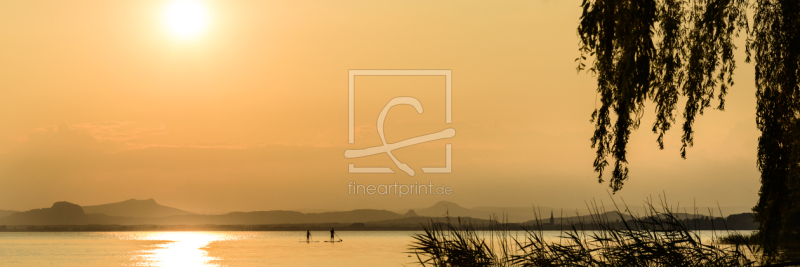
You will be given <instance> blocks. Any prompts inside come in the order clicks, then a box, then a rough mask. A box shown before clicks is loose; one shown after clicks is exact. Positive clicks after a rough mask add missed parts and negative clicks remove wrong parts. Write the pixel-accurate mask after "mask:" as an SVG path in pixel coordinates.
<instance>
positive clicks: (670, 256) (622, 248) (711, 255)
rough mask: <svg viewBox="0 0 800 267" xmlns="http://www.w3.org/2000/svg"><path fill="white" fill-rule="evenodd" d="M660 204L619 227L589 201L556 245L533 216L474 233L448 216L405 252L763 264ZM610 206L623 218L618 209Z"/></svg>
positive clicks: (490, 260)
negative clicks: (582, 217)
mask: <svg viewBox="0 0 800 267" xmlns="http://www.w3.org/2000/svg"><path fill="white" fill-rule="evenodd" d="M612 200H613V199H612ZM665 203H666V199H665V198H664V199H662V201H661V205H660V209H659V208H656V206H654V205H652V201H647V202H645V204H646V205H645V207H646V212H645V214H644V215H643V216H638V215H637V214H634V213H633V212H630V211H629V209H627V208H626V209H625V210H626V213H625V214H627V215H628V216H630V219H627V220H625V219H622V220H621V222H619V221H616V222H612V221H610V220H609V218H608V216H603V215H604V214H606V213H605V211H604V210H603V209H602V208H599V207H598V206H597V205H596V204H595V203H592V204H591V205H587V206H588V207H589V212H590V215H591V216H590V218H591V220H590V221H578V222H571V223H570V224H564V223H563V222H562V225H563V226H564V227H566V228H567V229H562V230H561V231H560V236H559V238H558V240H548V239H547V238H545V234H544V231H543V230H542V229H543V227H542V226H543V225H542V223H541V222H542V220H541V219H540V218H541V216H538V215H537V216H536V220H534V222H535V223H534V224H533V225H529V226H528V227H524V228H523V229H524V230H523V231H510V230H509V228H508V225H509V224H508V223H504V222H501V220H497V219H496V218H493V219H492V220H490V221H491V225H488V226H487V225H482V226H480V227H476V226H475V225H474V224H473V223H472V222H470V221H468V220H461V218H458V219H456V220H455V221H451V220H450V219H449V217H448V220H447V223H437V222H434V221H430V222H429V223H428V225H427V226H424V232H423V233H420V234H416V235H414V236H413V238H414V241H413V243H412V245H411V248H410V249H411V252H410V253H413V254H415V255H416V256H417V259H418V260H419V263H420V264H421V265H423V266H598V267H600V266H603V267H605V266H720V267H722V266H725V267H728V266H757V264H759V263H763V262H762V259H760V258H759V257H760V251H759V247H758V246H756V245H754V244H755V243H753V242H752V240H753V239H752V238H750V237H746V236H744V235H742V234H740V233H738V232H728V231H727V230H715V231H712V233H714V234H713V236H712V237H711V238H705V240H704V239H703V238H701V236H700V232H699V230H693V229H698V228H697V227H694V228H693V227H691V225H689V224H690V222H691V221H692V220H686V219H683V220H682V219H681V218H680V217H679V216H678V215H677V214H676V213H675V212H674V211H673V210H671V209H670V208H668V207H667V205H666V204H665ZM614 206H615V207H616V210H617V212H618V214H620V215H622V214H623V212H621V211H620V208H619V206H617V205H616V203H615V204H614ZM695 221H696V220H695ZM712 223H713V220H712ZM719 227H720V229H725V228H726V227H725V226H724V225H720V226H719ZM588 229H591V230H588ZM717 234H720V236H717ZM520 235H521V236H520ZM725 236H727V237H725ZM781 266H783V265H781Z"/></svg>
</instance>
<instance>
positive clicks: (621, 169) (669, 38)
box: [576, 0, 800, 254]
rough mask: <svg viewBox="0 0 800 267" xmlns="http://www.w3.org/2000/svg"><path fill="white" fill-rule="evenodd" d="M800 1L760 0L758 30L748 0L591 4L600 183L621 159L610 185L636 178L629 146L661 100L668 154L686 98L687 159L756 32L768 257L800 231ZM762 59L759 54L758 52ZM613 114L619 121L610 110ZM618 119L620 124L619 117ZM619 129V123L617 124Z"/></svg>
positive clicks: (586, 26) (585, 42)
mask: <svg viewBox="0 0 800 267" xmlns="http://www.w3.org/2000/svg"><path fill="white" fill-rule="evenodd" d="M799 5H800V1H798V0H756V1H755V3H754V5H753V6H752V7H753V9H754V10H755V14H754V17H753V22H754V25H753V29H752V33H751V32H750V30H749V25H748V19H747V16H746V11H747V10H748V7H749V3H748V1H746V0H692V1H688V0H584V1H583V3H582V4H581V7H582V8H583V14H582V16H581V18H580V24H579V26H578V35H579V37H580V43H579V51H580V53H581V55H580V57H579V58H578V59H577V60H576V61H578V71H581V70H584V69H586V67H587V66H586V64H585V61H587V57H593V60H592V62H591V63H590V65H589V69H588V70H589V71H590V72H592V73H594V74H595V75H596V77H597V92H598V95H599V97H600V107H599V108H596V109H595V111H594V112H593V113H592V122H593V123H594V124H595V130H594V134H593V136H592V138H591V141H592V148H595V149H596V158H595V160H594V168H595V171H596V172H597V173H598V181H599V182H601V183H602V182H603V171H604V169H605V167H607V166H608V165H609V163H608V160H607V158H608V157H609V156H611V158H612V159H613V160H614V169H613V171H612V172H611V179H610V182H609V186H610V187H611V188H612V190H613V191H614V192H616V191H618V190H620V189H622V187H623V184H624V182H625V181H626V180H627V179H628V167H627V163H628V160H627V158H626V147H627V143H628V139H629V137H630V133H631V132H632V131H634V130H636V129H637V128H638V127H639V124H640V121H641V118H642V116H643V113H644V105H645V102H646V101H652V102H653V103H654V104H655V108H656V109H655V110H656V114H655V115H656V120H655V123H654V124H653V125H652V131H653V132H654V133H657V134H658V138H657V140H656V141H657V143H658V146H659V148H660V149H664V134H665V133H666V132H667V131H668V130H670V129H671V127H672V126H673V123H675V121H676V120H675V114H676V109H677V103H678V98H679V96H680V95H683V96H684V97H685V101H686V105H685V108H684V110H683V119H684V121H683V127H682V130H683V135H682V137H681V142H682V146H681V149H680V155H681V157H682V158H684V159H685V158H686V152H687V148H688V147H691V146H692V145H693V137H694V131H693V129H692V126H693V124H694V122H695V119H696V118H697V115H698V114H699V115H702V114H703V112H704V110H705V108H710V107H711V101H712V100H713V99H714V98H715V97H716V98H717V99H718V100H719V104H718V105H717V106H716V107H715V108H716V109H719V110H724V108H725V96H726V94H727V93H728V89H729V88H730V87H731V86H733V85H734V81H733V73H734V70H735V69H736V62H735V60H734V56H733V51H734V50H735V49H736V46H735V45H734V43H733V39H734V38H735V37H737V36H739V34H740V33H741V31H742V30H745V31H746V32H747V33H748V35H750V36H749V38H748V41H747V46H746V52H747V55H748V57H747V61H748V62H749V61H750V58H751V56H753V58H754V59H755V67H756V87H757V89H758V90H757V93H756V97H757V101H758V105H757V112H756V116H757V125H758V128H759V130H761V137H760V138H759V146H758V167H759V170H760V171H761V182H762V185H761V190H760V193H759V202H758V204H757V205H756V207H755V208H754V211H755V212H756V218H757V220H758V221H759V222H761V232H762V235H761V236H762V238H763V240H762V241H763V242H762V243H763V244H764V245H765V246H767V247H765V249H766V251H767V252H768V253H767V254H770V253H773V252H774V251H775V247H774V246H768V245H767V244H775V243H777V241H778V240H779V237H782V236H789V235H791V234H794V235H797V234H798V233H799V232H798V231H800V224H798V223H797V221H798V220H800V178H798V176H800V165H799V164H800V155H799V154H800V151H799V150H800V141H799V139H800V119H798V118H799V117H800V89H798V63H799V62H800V56H799V55H800V33H798V27H800V26H799V25H800V18H799V17H800V8H799V7H798V6H799ZM752 53H754V55H753V54H752ZM612 110H613V111H614V114H613V116H612V114H611V111H612ZM614 119H616V120H614ZM612 124H613V126H612Z"/></svg>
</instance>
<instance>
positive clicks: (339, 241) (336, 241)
mask: <svg viewBox="0 0 800 267" xmlns="http://www.w3.org/2000/svg"><path fill="white" fill-rule="evenodd" d="M325 242H330V243H336V242H342V240H339V241H325Z"/></svg>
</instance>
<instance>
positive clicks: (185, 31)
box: [162, 0, 209, 39]
mask: <svg viewBox="0 0 800 267" xmlns="http://www.w3.org/2000/svg"><path fill="white" fill-rule="evenodd" d="M162 19H163V21H164V26H166V28H167V31H169V33H170V34H171V35H172V36H174V37H177V38H179V39H191V38H195V37H197V36H199V35H201V34H202V33H203V32H205V30H206V28H208V22H209V14H208V9H207V8H206V6H205V5H204V4H203V3H202V2H200V1H196V0H173V1H171V2H169V3H168V4H167V6H166V7H165V8H164V12H163V14H162Z"/></svg>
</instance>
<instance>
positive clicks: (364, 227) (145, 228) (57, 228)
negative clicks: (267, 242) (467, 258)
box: [0, 223, 756, 233]
mask: <svg viewBox="0 0 800 267" xmlns="http://www.w3.org/2000/svg"><path fill="white" fill-rule="evenodd" d="M472 226H473V227H474V228H475V229H476V230H480V231H490V230H491V231H497V229H498V227H496V226H495V227H492V226H491V225H484V224H473V225H472ZM573 226H574V227H575V228H576V229H577V230H587V231H593V230H598V229H599V228H597V227H595V226H594V224H575V225H568V224H564V225H559V224H555V225H552V224H544V225H538V226H537V225H533V224H518V223H509V224H504V225H503V227H501V228H503V230H511V231H523V230H536V231H539V230H542V231H560V230H571V229H572V227H573ZM620 226H622V225H621V224H620ZM424 227H428V225H427V224H426V225H424V226H423V224H418V225H414V224H405V225H370V224H369V223H367V224H363V223H322V224H282V225H274V224H273V225H1V226H0V233H8V232H160V231H164V232H167V231H245V232H281V231H307V230H310V231H328V230H330V229H331V228H334V229H336V230H337V231H424ZM620 229H621V227H620ZM688 230H700V231H704V230H716V231H750V230H756V228H755V227H738V228H729V229H721V227H719V226H717V227H714V226H713V225H698V227H693V228H692V229H688Z"/></svg>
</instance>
